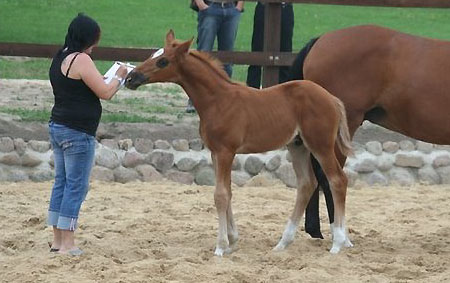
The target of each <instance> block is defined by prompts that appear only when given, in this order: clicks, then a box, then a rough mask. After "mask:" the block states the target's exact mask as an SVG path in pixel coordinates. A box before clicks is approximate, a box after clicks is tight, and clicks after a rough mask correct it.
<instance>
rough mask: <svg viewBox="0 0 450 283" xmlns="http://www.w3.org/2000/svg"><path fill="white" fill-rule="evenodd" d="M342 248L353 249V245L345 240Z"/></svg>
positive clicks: (348, 240)
mask: <svg viewBox="0 0 450 283" xmlns="http://www.w3.org/2000/svg"><path fill="white" fill-rule="evenodd" d="M344 247H346V248H352V247H353V244H352V242H350V239H349V238H347V239H346V240H345V243H344Z"/></svg>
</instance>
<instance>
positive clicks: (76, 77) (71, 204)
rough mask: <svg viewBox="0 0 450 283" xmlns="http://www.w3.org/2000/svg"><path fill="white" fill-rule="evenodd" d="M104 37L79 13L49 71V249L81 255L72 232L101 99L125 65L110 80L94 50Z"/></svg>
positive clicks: (85, 181)
mask: <svg viewBox="0 0 450 283" xmlns="http://www.w3.org/2000/svg"><path fill="white" fill-rule="evenodd" d="M99 40H100V27H99V25H98V24H97V22H96V21H95V20H93V19H92V18H90V17H88V16H86V15H83V14H79V15H78V16H77V17H75V18H74V19H73V20H72V22H71V23H70V25H69V28H68V31H67V35H66V39H65V44H64V46H63V47H62V48H61V49H60V50H59V51H58V53H57V54H56V55H55V57H54V58H53V61H52V64H51V67H50V71H49V76H50V82H51V84H52V88H53V94H54V97H55V104H54V106H53V109H52V114H51V118H50V122H49V133H50V141H51V144H52V147H53V154H54V161H55V183H54V185H53V190H52V194H51V198H50V206H49V210H48V224H49V225H51V226H53V242H52V246H51V249H50V251H52V252H59V253H62V254H70V255H80V254H82V251H81V250H80V249H79V248H78V247H77V246H76V245H75V238H74V232H75V230H76V228H77V224H78V214H79V211H80V207H81V204H82V202H83V201H84V199H85V197H86V194H87V191H88V187H89V175H90V172H91V169H92V165H93V161H94V153H95V138H94V137H95V133H96V131H97V127H98V124H99V121H100V116H101V113H102V106H101V104H100V99H106V100H108V99H111V98H112V97H113V95H114V94H115V93H116V92H117V90H118V89H119V87H120V86H121V84H122V82H123V80H124V78H125V76H126V74H127V70H126V67H121V68H119V70H118V71H117V72H116V75H115V77H114V79H113V80H111V81H110V82H109V83H108V84H106V83H105V82H104V80H103V76H102V75H101V74H100V72H99V71H98V70H97V68H96V66H95V64H94V62H93V61H92V59H91V57H90V54H91V52H92V49H93V48H94V47H96V46H97V44H98V42H99Z"/></svg>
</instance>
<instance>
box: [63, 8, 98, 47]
mask: <svg viewBox="0 0 450 283" xmlns="http://www.w3.org/2000/svg"><path fill="white" fill-rule="evenodd" d="M100 32H101V31H100V26H99V25H98V23H97V22H96V21H95V20H94V19H92V18H90V17H88V16H86V15H84V14H83V13H79V14H78V16H76V17H75V18H74V19H73V20H72V22H71V23H70V25H69V28H68V29H67V34H66V40H65V42H64V46H63V47H62V48H61V49H60V50H59V53H61V52H63V51H64V52H77V51H78V52H82V51H84V50H86V49H87V48H89V47H90V46H92V45H94V44H95V43H97V42H98V41H99V40H100Z"/></svg>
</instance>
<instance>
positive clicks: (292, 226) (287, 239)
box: [274, 219, 298, 251]
mask: <svg viewBox="0 0 450 283" xmlns="http://www.w3.org/2000/svg"><path fill="white" fill-rule="evenodd" d="M297 227H298V223H294V222H292V221H291V219H289V220H288V223H287V224H286V228H285V229H284V232H283V236H281V239H280V241H279V242H278V244H277V245H276V247H275V248H274V250H275V251H281V250H284V249H285V248H286V247H287V246H288V245H289V244H290V243H292V241H294V237H295V233H296V232H297Z"/></svg>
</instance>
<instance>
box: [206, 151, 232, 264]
mask: <svg viewBox="0 0 450 283" xmlns="http://www.w3.org/2000/svg"><path fill="white" fill-rule="evenodd" d="M211 156H212V159H213V162H214V170H215V173H216V190H215V192H214V202H215V204H216V209H217V214H218V217H219V229H218V235H217V245H216V251H215V252H214V254H215V255H218V256H222V255H223V254H224V253H230V252H231V249H230V246H229V244H230V242H229V240H228V237H229V234H230V233H231V235H232V236H234V231H236V229H235V225H234V221H233V219H232V218H233V217H232V215H231V213H232V212H231V204H230V203H231V164H232V163H233V158H234V153H231V152H225V151H224V152H218V153H216V152H214V153H211ZM228 215H230V216H231V217H229V216H228ZM230 220H231V223H232V224H229V221H230ZM228 228H231V229H232V231H230V232H229V231H228ZM236 238H237V232H236ZM233 240H235V239H234V238H233Z"/></svg>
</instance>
